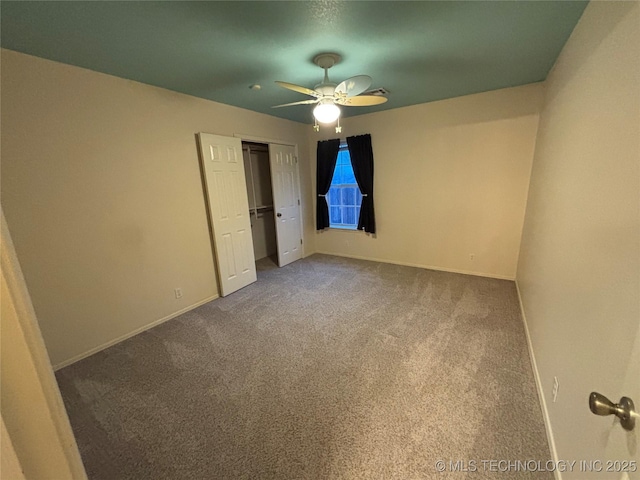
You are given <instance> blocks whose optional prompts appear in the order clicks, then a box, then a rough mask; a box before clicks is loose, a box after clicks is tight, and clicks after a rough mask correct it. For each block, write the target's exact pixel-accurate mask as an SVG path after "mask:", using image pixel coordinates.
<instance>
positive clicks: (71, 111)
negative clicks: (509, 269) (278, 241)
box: [1, 50, 313, 365]
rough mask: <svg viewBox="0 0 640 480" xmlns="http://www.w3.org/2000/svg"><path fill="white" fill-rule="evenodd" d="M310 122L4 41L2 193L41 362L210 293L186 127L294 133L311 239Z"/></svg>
mask: <svg viewBox="0 0 640 480" xmlns="http://www.w3.org/2000/svg"><path fill="white" fill-rule="evenodd" d="M309 128H310V127H309V126H305V125H302V124H299V123H295V122H290V121H287V120H281V119H277V118H275V117H271V116H268V115H262V114H258V113H254V112H250V111H248V110H243V109H239V108H236V107H231V106H227V105H222V104H218V103H214V102H210V101H207V100H202V99H198V98H194V97H190V96H187V95H182V94H178V93H174V92H171V91H168V90H163V89H160V88H155V87H151V86H148V85H144V84H140V83H136V82H132V81H128V80H123V79H120V78H116V77H112V76H109V75H103V74H99V73H96V72H92V71H89V70H85V69H81V68H77V67H73V66H69V65H64V64H60V63H56V62H51V61H48V60H44V59H40V58H36V57H32V56H28V55H23V54H19V53H16V52H12V51H8V50H2V185H1V187H2V205H3V208H4V211H5V215H6V216H7V222H8V224H9V228H10V230H11V233H12V235H13V238H14V241H15V245H16V250H17V252H18V257H19V258H20V261H21V264H22V268H23V271H24V274H25V277H26V281H27V285H28V288H29V291H30V293H31V296H32V299H33V303H34V307H35V310H36V313H37V315H38V320H39V322H40V326H41V328H42V333H43V336H44V339H45V343H46V345H47V348H48V351H49V355H50V357H51V361H52V363H53V364H54V365H60V364H64V363H67V362H69V361H70V360H72V359H75V358H78V357H79V356H82V355H85V354H87V353H88V352H91V351H93V350H95V349H99V348H101V347H103V346H105V345H107V344H109V343H111V342H114V341H116V340H117V339H119V338H122V337H126V336H128V335H130V334H131V333H133V332H135V331H138V330H141V329H144V328H146V327H148V326H149V325H150V324H152V323H153V322H155V321H158V320H161V319H163V318H167V317H170V316H172V315H174V314H175V313H176V312H180V311H183V310H185V309H189V308H190V307H192V306H193V305H195V304H198V303H199V302H203V301H206V300H208V299H211V298H213V297H214V296H215V295H217V286H216V280H215V270H214V263H213V258H212V250H211V244H210V239H209V232H208V226H207V218H206V211H205V202H204V197H203V191H202V185H201V179H200V170H199V164H198V157H197V148H196V140H195V134H196V133H197V132H201V131H203V132H209V133H216V134H220V135H234V134H238V133H240V134H248V135H251V136H259V137H265V138H270V139H275V140H281V141H284V142H291V143H295V144H298V146H299V151H300V153H301V158H300V168H301V180H302V182H301V183H302V185H301V190H302V199H303V211H304V215H303V223H304V228H305V239H306V240H307V241H306V242H305V248H306V252H307V253H308V252H312V251H313V242H312V240H313V233H312V232H313V225H312V220H311V219H312V210H311V202H310V201H307V199H309V198H310V189H311V175H310V172H309V162H308V159H307V158H306V152H308V151H309V148H308V145H307V130H308V129H309ZM177 287H179V288H182V291H183V295H184V296H183V298H181V299H179V300H176V299H175V298H174V288H177Z"/></svg>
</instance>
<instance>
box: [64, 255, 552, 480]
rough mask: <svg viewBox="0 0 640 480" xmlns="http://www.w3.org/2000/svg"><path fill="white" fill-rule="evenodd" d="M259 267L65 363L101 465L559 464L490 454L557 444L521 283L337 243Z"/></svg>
mask: <svg viewBox="0 0 640 480" xmlns="http://www.w3.org/2000/svg"><path fill="white" fill-rule="evenodd" d="M258 266H259V271H258V281H257V283H255V284H253V285H250V286H249V287H246V288H244V289H243V290H241V291H239V292H236V293H234V294H232V295H230V296H228V297H226V298H222V299H217V300H214V301H212V302H210V303H208V304H206V305H203V306H202V307H199V308H197V309H195V310H193V311H191V312H189V313H186V314H184V315H182V316H180V317H177V318H175V319H173V320H171V321H169V322H167V323H165V324H163V325H160V326H158V327H155V328H153V329H152V330H150V331H147V332H144V333H141V334H139V335H137V336H135V337H134V338H131V339H129V340H127V341H125V342H122V343H120V344H118V345H116V346H114V347H111V348H109V349H107V350H105V351H103V352H100V353H97V354H95V355H93V356H91V357H90V358H87V359H85V360H83V361H80V362H78V363H76V364H74V365H71V366H69V367H67V368H65V369H63V370H61V371H59V372H58V374H57V378H58V381H59V384H60V387H61V390H62V394H63V397H64V400H65V403H66V406H67V409H68V411H69V416H70V418H71V423H72V425H73V429H74V432H75V434H76V437H77V440H78V444H79V446H80V451H81V453H82V457H83V460H84V462H85V466H86V469H87V472H88V474H89V477H90V478H91V479H109V480H113V479H125V478H127V479H164V478H166V479H183V478H184V479H187V478H189V479H199V478H202V479H205V478H206V479H356V478H357V479H430V478H438V479H440V478H451V479H463V478H469V479H481V478H495V479H501V480H505V479H507V478H508V479H519V478H522V479H527V480H531V479H552V478H553V475H552V474H550V473H541V472H537V473H528V472H526V473H525V472H516V471H510V472H491V471H489V470H490V464H486V463H485V464H483V463H481V462H482V460H512V461H513V460H521V461H526V460H531V459H537V460H543V461H546V460H549V458H550V457H549V447H548V445H547V441H546V437H545V433H544V426H543V422H542V414H541V411H540V406H539V402H538V398H537V394H536V390H535V385H534V380H533V375H532V371H531V365H530V361H529V356H528V352H527V347H526V341H525V334H524V329H523V326H522V322H521V319H520V313H519V309H518V301H517V296H516V290H515V286H514V283H513V282H509V281H503V280H493V279H486V278H480V277H472V276H465V275H458V274H452V273H444V272H436V271H431V270H423V269H418V268H410V267H401V266H395V265H388V264H381V263H375V262H365V261H358V260H349V259H343V258H338V257H331V256H326V255H314V256H312V257H310V258H307V259H304V260H300V261H298V262H295V263H293V264H291V265H289V266H287V267H285V268H282V269H279V268H277V267H275V266H274V265H273V264H272V263H271V262H270V261H269V260H268V259H267V260H262V261H260V262H259V264H258ZM438 460H444V461H445V462H446V470H450V466H451V465H450V463H449V462H450V461H453V462H456V461H458V460H462V461H464V462H466V463H465V464H464V466H468V463H469V461H471V460H473V461H476V462H477V464H476V465H477V470H478V471H476V472H473V473H461V472H450V471H445V472H444V473H438V472H437V471H436V466H435V465H436V461H438ZM460 465H463V464H460ZM483 465H486V467H487V468H486V469H485V468H483Z"/></svg>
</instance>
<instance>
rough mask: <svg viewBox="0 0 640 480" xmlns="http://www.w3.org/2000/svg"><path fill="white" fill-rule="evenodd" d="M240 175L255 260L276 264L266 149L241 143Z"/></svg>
mask: <svg viewBox="0 0 640 480" xmlns="http://www.w3.org/2000/svg"><path fill="white" fill-rule="evenodd" d="M242 158H243V160H244V175H245V181H246V184H247V197H248V198H249V218H250V219H251V236H252V238H253V252H254V255H255V259H256V260H260V259H263V258H266V257H270V258H271V259H272V260H273V262H274V263H275V264H277V263H278V259H277V255H278V244H277V238H276V222H275V216H274V213H273V188H272V185H271V166H270V165H269V146H268V145H265V144H261V143H252V142H242Z"/></svg>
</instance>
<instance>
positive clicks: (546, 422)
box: [516, 280, 562, 480]
mask: <svg viewBox="0 0 640 480" xmlns="http://www.w3.org/2000/svg"><path fill="white" fill-rule="evenodd" d="M516 291H517V292H518V303H519V304H520V314H521V315H522V323H523V324H524V333H525V335H526V336H527V346H528V347H529V357H530V358H531V368H532V369H533V376H534V378H535V381H536V389H537V390H538V399H539V400H540V406H541V407H542V419H543V421H544V428H545V431H546V432H547V441H548V442H549V449H550V451H551V460H553V461H554V462H555V464H556V465H557V464H558V451H557V450H556V442H555V440H554V438H553V429H552V428H551V420H550V418H549V410H547V402H546V400H545V399H544V389H543V388H542V382H541V380H540V373H539V372H538V364H537V363H536V356H535V354H534V353H533V344H532V343H531V335H529V325H528V324H527V316H526V315H525V313H524V304H523V303H522V296H521V295H520V286H519V285H518V280H516ZM554 475H555V478H556V480H562V473H560V472H559V471H558V469H555V470H554Z"/></svg>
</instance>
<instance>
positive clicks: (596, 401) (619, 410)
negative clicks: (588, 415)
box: [589, 392, 637, 430]
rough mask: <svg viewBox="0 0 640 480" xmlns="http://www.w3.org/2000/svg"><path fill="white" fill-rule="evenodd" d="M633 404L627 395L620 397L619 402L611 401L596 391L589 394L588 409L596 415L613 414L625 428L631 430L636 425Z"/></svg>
mask: <svg viewBox="0 0 640 480" xmlns="http://www.w3.org/2000/svg"><path fill="white" fill-rule="evenodd" d="M635 408H636V407H635V405H634V404H633V400H631V399H630V398H629V397H622V398H621V399H620V403H613V402H612V401H611V400H609V399H608V398H607V397H605V396H604V395H602V394H600V393H598V392H591V395H589V409H590V410H591V412H592V413H595V414H596V415H615V416H616V417H618V418H619V419H620V425H622V428H624V429H625V430H633V428H634V427H635V426H636V415H637V413H636V412H635Z"/></svg>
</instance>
